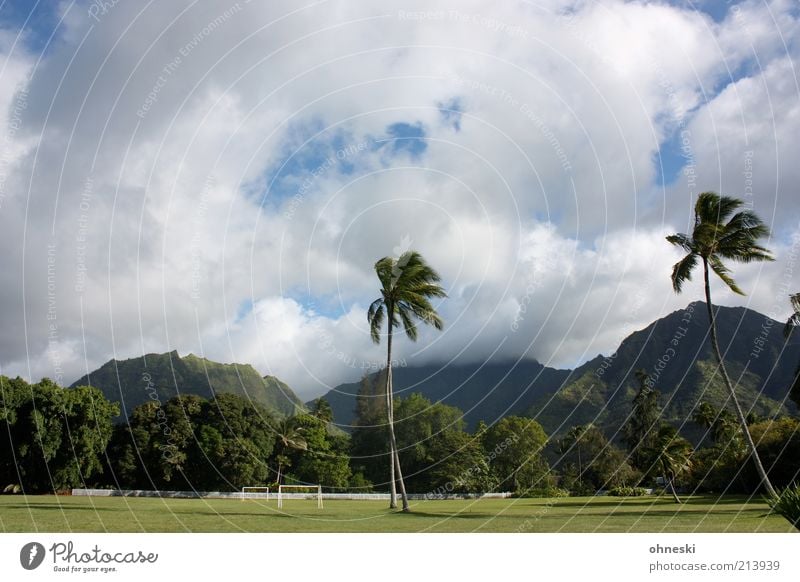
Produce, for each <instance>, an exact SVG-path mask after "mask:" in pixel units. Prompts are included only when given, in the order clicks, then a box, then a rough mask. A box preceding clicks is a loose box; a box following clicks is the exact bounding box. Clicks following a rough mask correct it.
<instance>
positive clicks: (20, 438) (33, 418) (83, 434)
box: [0, 376, 119, 493]
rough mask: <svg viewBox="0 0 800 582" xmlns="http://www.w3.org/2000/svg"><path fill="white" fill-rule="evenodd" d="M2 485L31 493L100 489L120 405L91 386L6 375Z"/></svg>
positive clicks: (0, 434) (0, 425)
mask: <svg viewBox="0 0 800 582" xmlns="http://www.w3.org/2000/svg"><path fill="white" fill-rule="evenodd" d="M0 396H2V399H1V400H0V442H2V447H0V486H2V487H4V488H5V487H6V486H7V485H12V486H13V485H19V486H20V488H21V489H22V490H24V491H26V492H29V493H41V492H48V491H51V492H52V491H61V490H65V489H71V488H73V487H85V486H87V485H92V484H94V480H95V479H97V478H99V476H100V475H101V474H102V470H103V460H102V459H103V453H104V452H105V449H106V445H107V444H108V442H109V440H110V438H111V431H112V425H111V417H112V416H114V415H116V414H119V409H118V408H117V406H116V405H114V404H112V403H110V402H109V401H108V400H106V399H105V397H103V395H102V393H101V392H100V391H99V390H97V389H95V388H90V387H86V386H83V387H78V388H74V389H65V388H61V387H59V386H57V385H56V384H54V383H53V382H51V381H50V380H48V379H47V378H45V379H43V380H42V381H41V382H39V383H38V384H28V383H27V382H25V381H24V380H22V379H21V378H16V379H14V380H10V379H8V378H6V377H5V376H0Z"/></svg>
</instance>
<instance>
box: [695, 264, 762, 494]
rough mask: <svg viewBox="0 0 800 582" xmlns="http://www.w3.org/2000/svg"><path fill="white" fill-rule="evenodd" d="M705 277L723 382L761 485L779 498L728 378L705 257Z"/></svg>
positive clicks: (713, 333)
mask: <svg viewBox="0 0 800 582" xmlns="http://www.w3.org/2000/svg"><path fill="white" fill-rule="evenodd" d="M703 277H704V278H705V287H706V307H707V308H708V321H709V328H710V330H711V347H712V348H713V349H714V355H715V356H716V358H717V362H718V363H719V371H720V374H722V381H723V382H724V383H725V387H726V388H727V389H728V394H730V396H731V401H732V402H733V407H734V409H735V410H736V416H737V418H738V419H739V424H740V425H741V428H742V435H743V436H744V439H745V442H746V443H747V448H748V449H749V450H750V456H751V457H752V458H753V462H754V463H755V465H756V471H758V475H759V477H761V483H762V484H763V485H764V489H766V490H767V494H768V495H770V497H775V496H777V493H776V492H775V488H774V487H773V486H772V483H770V481H769V477H767V472H766V471H765V470H764V465H762V464H761V458H760V457H759V456H758V450H757V449H756V445H755V443H754V442H753V437H752V436H751V435H750V430H749V429H748V428H747V419H746V418H745V416H744V412H743V411H742V407H741V406H740V405H739V399H738V398H736V391H735V390H734V388H733V384H731V379H730V378H729V377H728V372H727V370H726V369H725V364H724V363H723V362H722V352H721V351H720V349H719V342H718V341H717V324H716V322H715V320H714V309H713V308H712V307H711V285H710V283H709V280H708V260H706V258H705V257H703Z"/></svg>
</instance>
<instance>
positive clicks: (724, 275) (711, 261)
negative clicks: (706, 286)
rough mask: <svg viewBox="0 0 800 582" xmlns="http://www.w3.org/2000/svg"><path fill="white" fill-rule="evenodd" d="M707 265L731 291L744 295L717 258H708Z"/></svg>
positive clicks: (713, 256) (728, 270) (726, 268)
mask: <svg viewBox="0 0 800 582" xmlns="http://www.w3.org/2000/svg"><path fill="white" fill-rule="evenodd" d="M708 265H709V266H710V267H711V270H712V271H714V273H715V274H716V275H717V277H719V278H720V279H722V280H723V281H724V282H725V284H726V285H727V286H728V287H730V288H731V291H733V292H734V293H737V294H739V295H746V293H745V292H744V291H742V290H741V289H740V288H739V286H738V285H737V284H736V281H734V280H733V277H731V276H730V272H731V271H730V269H728V267H726V266H725V265H724V264H723V262H722V261H721V260H720V258H719V257H718V256H716V255H712V256H710V257H709V258H708Z"/></svg>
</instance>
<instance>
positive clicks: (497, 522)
mask: <svg viewBox="0 0 800 582" xmlns="http://www.w3.org/2000/svg"><path fill="white" fill-rule="evenodd" d="M412 510H413V511H412V513H410V514H403V513H396V512H390V511H389V510H388V509H387V507H386V503H385V502H384V501H344V500H335V501H325V508H324V509H317V507H316V502H314V501H301V500H287V501H285V502H284V507H283V510H278V508H277V506H276V502H275V501H271V500H270V501H263V500H247V501H241V500H235V499H208V500H203V499H151V498H141V497H139V498H132V497H68V496H67V497H56V496H48V495H42V496H27V497H25V496H0V531H3V532H34V531H38V532H472V531H478V532H527V533H533V532H791V531H794V529H793V528H792V527H791V526H790V525H789V523H788V522H787V521H785V520H784V519H783V518H781V517H779V516H776V515H768V508H767V506H766V504H764V503H763V502H761V501H760V500H748V499H747V498H744V497H733V496H726V497H722V498H717V497H709V496H695V497H692V498H689V499H687V500H686V502H685V503H684V504H683V505H677V504H675V503H673V502H672V501H670V500H669V499H668V498H666V497H639V498H630V499H620V498H614V497H568V498H558V499H486V500H465V501H455V500H453V501H417V502H413V503H412Z"/></svg>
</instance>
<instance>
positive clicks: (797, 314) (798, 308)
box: [783, 293, 800, 339]
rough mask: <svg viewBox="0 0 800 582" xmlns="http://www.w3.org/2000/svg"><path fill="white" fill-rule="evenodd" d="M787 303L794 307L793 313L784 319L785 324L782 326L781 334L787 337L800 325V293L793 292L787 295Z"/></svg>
mask: <svg viewBox="0 0 800 582" xmlns="http://www.w3.org/2000/svg"><path fill="white" fill-rule="evenodd" d="M789 303H791V305H792V309H794V313H792V314H791V315H790V316H789V319H787V320H786V325H784V326H783V336H784V337H785V338H787V339H788V338H789V336H790V335H792V332H793V331H794V329H795V328H796V327H800V293H795V294H794V295H790V296H789Z"/></svg>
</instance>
